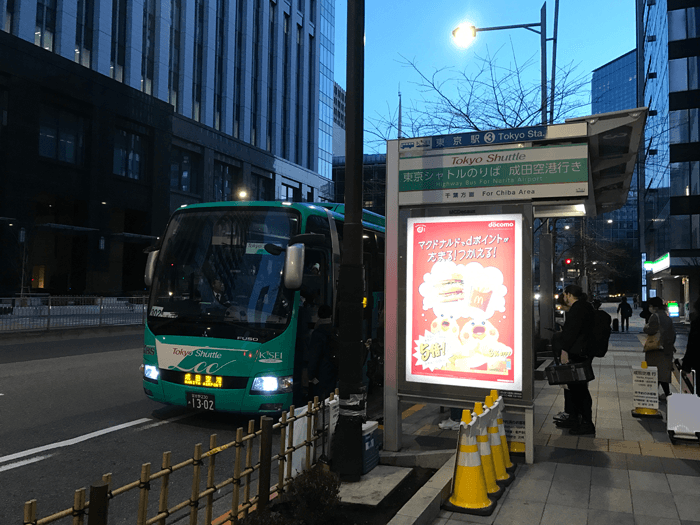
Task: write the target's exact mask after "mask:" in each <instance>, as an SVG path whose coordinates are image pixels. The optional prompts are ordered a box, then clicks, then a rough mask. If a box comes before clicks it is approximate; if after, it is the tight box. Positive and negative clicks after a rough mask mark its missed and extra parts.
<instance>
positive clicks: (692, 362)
mask: <svg viewBox="0 0 700 525" xmlns="http://www.w3.org/2000/svg"><path fill="white" fill-rule="evenodd" d="M682 370H683V371H684V372H685V373H688V372H690V371H691V370H695V372H697V373H700V299H697V300H696V301H695V302H694V303H693V312H692V313H691V316H690V332H689V333H688V345H687V346H686V347H685V355H684V356H683V365H682ZM698 395H700V389H698Z"/></svg>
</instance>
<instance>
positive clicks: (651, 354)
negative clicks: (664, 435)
mask: <svg viewBox="0 0 700 525" xmlns="http://www.w3.org/2000/svg"><path fill="white" fill-rule="evenodd" d="M648 303H649V311H650V312H651V316H650V317H649V320H648V321H647V324H645V325H644V333H645V334H647V342H646V343H645V344H644V360H645V361H646V362H647V365H648V366H655V367H656V370H657V374H658V383H659V385H661V388H662V389H663V394H661V395H660V396H659V400H660V401H665V400H666V398H667V397H668V396H670V395H671V389H670V388H669V384H670V383H671V371H672V370H673V353H674V352H675V350H676V348H675V347H674V346H673V343H675V342H676V330H675V328H673V321H671V318H670V317H669V316H668V310H667V308H666V305H665V304H664V302H663V301H662V300H661V298H660V297H652V298H651V299H649V301H648ZM656 334H659V335H658V337H653V336H656ZM650 343H651V344H650Z"/></svg>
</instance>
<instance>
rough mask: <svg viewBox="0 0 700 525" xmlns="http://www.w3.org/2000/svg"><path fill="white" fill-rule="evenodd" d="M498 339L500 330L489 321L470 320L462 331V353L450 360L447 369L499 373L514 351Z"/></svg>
mask: <svg viewBox="0 0 700 525" xmlns="http://www.w3.org/2000/svg"><path fill="white" fill-rule="evenodd" d="M498 337H499V333H498V330H497V329H496V327H495V326H494V325H492V324H491V323H490V322H489V321H488V320H485V319H484V320H480V319H473V318H468V319H467V320H466V323H465V324H464V326H462V329H461V331H460V341H461V342H462V348H461V352H460V353H459V354H458V355H453V356H452V357H451V358H450V360H449V362H448V364H447V365H446V368H445V369H446V370H456V371H463V372H466V371H468V370H477V369H478V370H483V371H487V370H488V371H499V370H500V369H501V368H502V367H501V366H500V363H501V362H503V361H504V359H505V358H507V357H508V356H510V355H511V354H512V353H513V350H512V349H511V348H510V347H508V346H506V345H504V344H503V343H501V342H500V341H498Z"/></svg>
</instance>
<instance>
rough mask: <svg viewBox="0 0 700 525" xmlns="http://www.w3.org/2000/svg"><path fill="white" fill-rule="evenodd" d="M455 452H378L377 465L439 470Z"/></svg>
mask: <svg viewBox="0 0 700 525" xmlns="http://www.w3.org/2000/svg"><path fill="white" fill-rule="evenodd" d="M454 455H455V451H454V450H452V449H450V450H429V451H425V452H416V451H411V450H409V451H406V452H382V451H380V452H379V463H380V464H381V465H389V466H391V467H405V468H413V467H421V468H431V469H440V468H441V467H442V466H443V465H444V464H445V463H446V462H447V461H449V460H450V459H451V458H453V457H454Z"/></svg>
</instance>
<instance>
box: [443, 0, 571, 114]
mask: <svg viewBox="0 0 700 525" xmlns="http://www.w3.org/2000/svg"><path fill="white" fill-rule="evenodd" d="M558 18H559V0H555V4H554V36H553V37H552V38H547V2H545V3H544V4H542V9H540V21H539V23H534V24H516V25H510V26H496V27H474V26H473V25H470V24H461V25H459V26H458V27H457V28H456V29H455V30H454V31H452V36H453V38H454V39H455V43H457V45H459V46H460V47H466V46H468V45H469V44H470V43H471V41H472V40H473V39H474V38H476V34H477V33H478V32H480V31H500V30H501V29H520V28H522V29H527V30H528V31H532V32H533V33H537V34H538V35H540V79H541V85H542V87H541V91H542V125H543V126H546V125H547V40H552V42H553V47H552V96H551V101H550V108H549V121H550V123H551V122H552V121H553V120H554V75H555V72H556V60H557V25H558V23H557V22H558ZM535 27H539V28H540V29H539V31H538V30H537V29H533V28H535Z"/></svg>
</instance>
